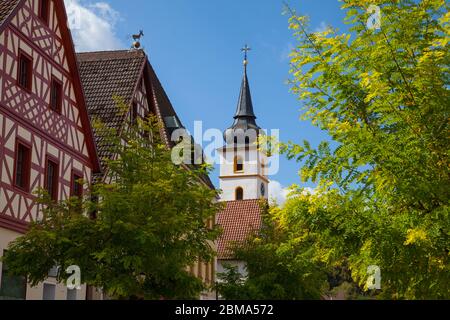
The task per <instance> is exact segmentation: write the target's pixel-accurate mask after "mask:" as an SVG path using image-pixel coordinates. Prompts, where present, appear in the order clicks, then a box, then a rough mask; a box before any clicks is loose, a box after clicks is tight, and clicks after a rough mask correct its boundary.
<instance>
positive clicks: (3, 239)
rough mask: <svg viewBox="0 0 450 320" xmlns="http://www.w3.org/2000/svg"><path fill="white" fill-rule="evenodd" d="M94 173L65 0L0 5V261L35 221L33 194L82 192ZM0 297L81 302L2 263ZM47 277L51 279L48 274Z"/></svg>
mask: <svg viewBox="0 0 450 320" xmlns="http://www.w3.org/2000/svg"><path fill="white" fill-rule="evenodd" d="M99 170H100V164H99V161H98V157H97V152H96V147H95V142H94V139H93V133H92V130H91V126H90V122H89V116H88V113H87V109H86V103H85V99H84V95H83V90H82V87H81V82H80V77H79V73H78V68H77V59H76V56H75V51H74V45H73V42H72V37H71V33H70V30H69V29H68V23H67V16H66V12H65V8H64V3H63V0H1V1H0V256H1V255H2V254H3V250H5V249H6V248H7V246H8V244H9V243H10V242H11V241H13V240H14V239H16V238H17V237H19V236H20V235H22V234H23V233H25V232H26V231H27V229H28V225H29V223H30V222H31V221H33V220H36V219H39V218H40V208H39V206H38V205H37V204H36V203H35V195H34V194H33V192H34V191H36V190H37V189H38V188H45V189H46V190H47V191H48V192H49V194H50V195H51V197H52V198H53V199H54V200H64V199H67V198H68V197H70V196H74V195H75V196H79V195H81V194H82V192H83V190H82V186H80V185H79V181H80V179H84V181H86V182H90V181H91V177H92V175H93V173H95V172H98V171H99ZM0 270H1V272H0V297H3V298H5V297H6V298H10V299H82V298H84V295H85V293H84V292H83V291H79V292H78V291H70V290H69V291H68V290H67V288H66V287H65V286H62V285H59V284H57V283H56V280H55V279H54V278H52V277H49V280H48V281H46V282H44V283H42V284H40V285H39V286H37V287H34V288H31V287H29V286H28V287H27V285H26V281H25V279H21V278H17V277H15V278H13V277H9V276H8V275H7V273H6V270H7V266H6V265H2V264H1V262H0ZM50 276H51V274H50Z"/></svg>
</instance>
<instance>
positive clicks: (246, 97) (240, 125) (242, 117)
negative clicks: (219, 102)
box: [228, 45, 261, 131]
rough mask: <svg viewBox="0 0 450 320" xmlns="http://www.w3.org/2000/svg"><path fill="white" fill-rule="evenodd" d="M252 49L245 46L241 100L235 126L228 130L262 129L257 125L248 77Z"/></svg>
mask: <svg viewBox="0 0 450 320" xmlns="http://www.w3.org/2000/svg"><path fill="white" fill-rule="evenodd" d="M250 50H251V49H250V48H249V47H248V46H247V45H245V47H244V48H243V49H242V51H244V52H245V57H244V76H243V78H242V84H241V91H240V94H239V100H238V104H237V108H236V113H235V115H234V122H233V125H232V126H231V127H230V128H229V129H228V130H230V129H232V130H236V129H242V130H244V131H246V130H248V129H254V130H256V131H259V130H260V129H261V128H260V127H259V126H258V125H257V124H256V116H255V112H254V110H253V102H252V96H251V93H250V85H249V82H248V77H247V65H248V60H247V52H248V51H250Z"/></svg>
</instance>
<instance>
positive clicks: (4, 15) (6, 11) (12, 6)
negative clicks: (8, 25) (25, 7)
mask: <svg viewBox="0 0 450 320" xmlns="http://www.w3.org/2000/svg"><path fill="white" fill-rule="evenodd" d="M21 1H22V0H8V1H5V0H2V2H3V3H1V4H0V27H1V26H3V25H4V23H5V22H6V21H8V19H9V18H10V17H11V15H12V14H13V12H14V10H16V8H17V7H18V6H19V4H20V3H21Z"/></svg>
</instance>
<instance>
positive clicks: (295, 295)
mask: <svg viewBox="0 0 450 320" xmlns="http://www.w3.org/2000/svg"><path fill="white" fill-rule="evenodd" d="M261 205H262V210H263V214H262V227H261V229H260V230H258V231H256V232H255V233H254V234H251V235H250V236H249V237H248V239H247V240H246V241H245V242H244V243H234V244H232V249H233V252H234V256H235V257H236V260H240V261H245V263H246V271H247V275H246V276H245V277H242V275H241V274H239V273H238V271H237V269H236V268H235V267H232V266H231V265H230V266H228V267H226V271H225V272H224V273H223V274H219V275H218V278H219V284H218V286H217V290H218V292H219V293H220V294H221V296H223V297H224V298H225V299H227V300H236V299H238V300H241V299H256V300H264V299H274V300H300V299H320V298H321V296H322V293H323V292H325V291H326V289H327V281H326V280H327V274H326V270H325V265H324V264H323V263H320V262H319V261H317V260H316V259H315V257H314V255H313V254H314V250H312V246H314V241H313V239H312V238H310V237H308V235H302V236H301V237H298V236H297V234H292V233H291V230H289V225H288V224H283V223H282V221H280V220H279V217H280V215H279V211H280V210H279V208H277V207H276V206H274V207H271V208H268V207H267V205H264V203H262V204H261Z"/></svg>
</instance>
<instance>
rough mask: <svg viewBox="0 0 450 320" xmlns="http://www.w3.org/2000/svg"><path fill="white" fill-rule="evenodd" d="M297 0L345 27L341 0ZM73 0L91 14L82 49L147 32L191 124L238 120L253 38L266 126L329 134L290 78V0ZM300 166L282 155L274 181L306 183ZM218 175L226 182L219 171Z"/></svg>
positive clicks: (148, 45)
mask: <svg viewBox="0 0 450 320" xmlns="http://www.w3.org/2000/svg"><path fill="white" fill-rule="evenodd" d="M289 3H290V5H291V6H292V7H293V8H295V9H296V10H297V11H298V12H299V13H303V14H307V15H309V16H310V17H311V29H312V30H315V29H320V28H323V26H324V25H326V24H331V25H333V26H335V27H340V28H341V27H343V24H342V21H343V17H344V12H343V11H342V10H341V9H340V3H339V2H338V1H337V0H320V1H317V0H297V1H289ZM66 4H68V5H72V6H80V7H83V9H86V10H89V12H88V11H86V14H83V19H86V21H85V22H83V24H82V25H81V27H80V28H81V29H80V30H78V31H77V30H75V31H74V38H75V42H76V46H77V50H82V51H85V50H89V51H92V50H107V49H116V48H128V47H129V46H130V44H131V40H130V38H129V35H130V34H133V33H137V32H138V30H140V29H143V30H144V33H145V37H144V38H143V41H142V44H143V46H144V48H145V50H146V52H147V54H148V55H149V58H150V62H151V64H152V65H153V67H154V68H155V70H156V72H157V74H158V76H159V78H160V80H161V82H162V84H163V86H164V88H165V90H166V92H167V94H168V96H169V97H170V99H171V101H172V104H173V105H174V107H175V109H176V111H177V113H178V114H179V116H180V118H181V119H182V121H183V123H184V124H185V126H187V127H188V128H189V129H191V128H192V127H193V123H194V121H196V120H202V121H203V126H204V127H205V128H219V129H225V128H227V127H228V126H229V125H230V124H231V123H232V117H233V114H234V111H235V108H236V103H237V99H238V94H239V87H240V83H241V79H242V58H243V57H242V53H241V51H240V48H242V46H243V45H244V44H245V43H248V44H249V46H251V48H252V51H251V52H250V54H249V61H250V65H249V71H248V74H249V81H250V86H251V90H252V97H253V104H254V108H255V113H256V115H257V116H258V120H257V121H258V124H259V125H260V126H261V127H263V128H267V129H280V133H281V140H283V141H287V140H293V141H296V142H301V141H302V140H303V139H307V140H309V141H310V142H312V144H313V145H316V144H318V143H319V142H320V141H321V140H323V139H327V136H326V135H325V134H324V133H323V132H321V131H320V130H318V129H317V128H315V127H312V126H311V125H310V124H309V123H308V122H301V121H300V119H299V116H300V111H299V109H300V108H301V104H300V102H299V101H297V100H296V97H295V96H293V95H292V94H291V93H290V92H289V87H288V86H287V85H286V83H285V82H286V80H287V79H288V77H289V74H288V71H289V66H288V57H287V55H288V53H289V50H290V48H292V46H293V45H295V39H294V38H293V36H292V33H291V31H290V30H288V27H287V26H288V22H287V19H288V17H287V16H283V15H282V14H281V13H282V1H279V0H264V1H262V0H239V1H238V0H229V1H215V0H190V1H188V0H171V1H167V0H150V1H148V0H129V1H124V0H103V1H101V2H97V1H90V0H66ZM68 11H69V16H70V8H69V9H68ZM90 14H92V16H91V17H90V16H89V15H90ZM89 17H90V18H89ZM91 18H92V19H91ZM88 19H90V20H88ZM96 19H97V20H96ZM298 169H299V164H297V163H295V162H292V161H288V160H286V159H284V158H282V159H281V164H280V172H279V174H278V175H276V176H274V177H271V179H272V180H276V181H278V182H280V184H281V185H282V186H284V187H286V186H289V185H291V184H292V183H299V177H298ZM211 178H212V180H213V182H214V183H215V184H216V185H217V186H218V173H217V170H216V172H215V173H214V174H213V175H212V177H211Z"/></svg>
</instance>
